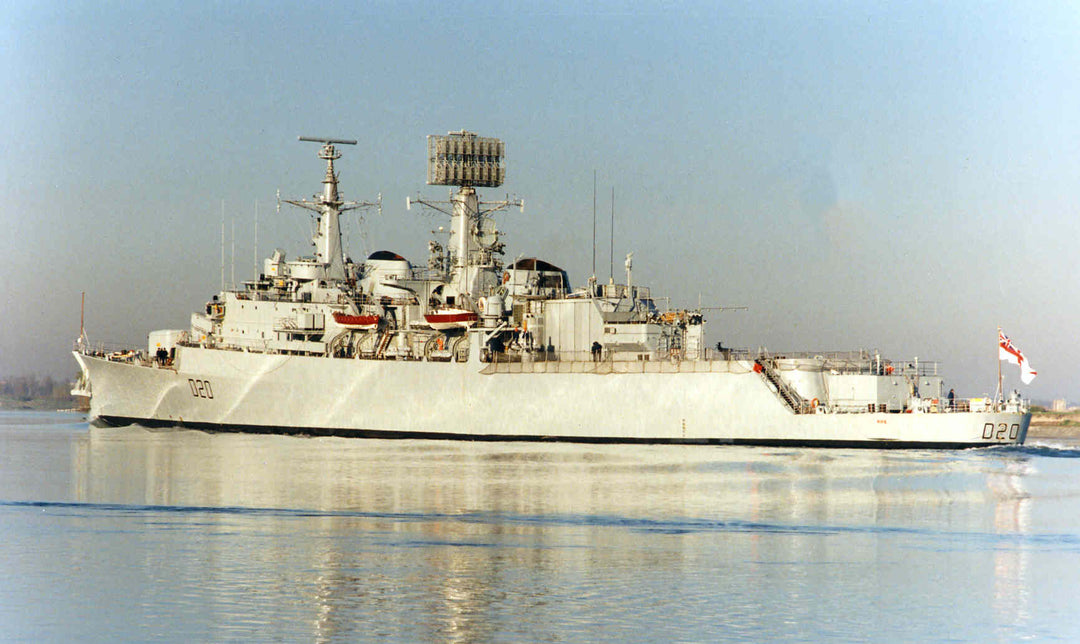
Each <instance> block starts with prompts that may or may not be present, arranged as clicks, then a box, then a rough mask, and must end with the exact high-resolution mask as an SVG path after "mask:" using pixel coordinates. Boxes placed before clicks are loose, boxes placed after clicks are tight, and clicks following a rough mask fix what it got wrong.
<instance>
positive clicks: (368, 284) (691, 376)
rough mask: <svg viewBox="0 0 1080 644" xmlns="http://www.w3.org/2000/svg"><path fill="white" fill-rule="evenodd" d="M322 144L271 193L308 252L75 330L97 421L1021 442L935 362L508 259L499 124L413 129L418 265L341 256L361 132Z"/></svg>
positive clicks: (229, 427)
mask: <svg viewBox="0 0 1080 644" xmlns="http://www.w3.org/2000/svg"><path fill="white" fill-rule="evenodd" d="M302 140H305V141H313V142H317V143H320V144H321V147H320V149H319V153H318V156H319V158H320V159H322V160H325V161H326V172H325V176H324V178H323V182H322V191H321V192H320V193H318V194H316V195H315V196H314V197H313V198H312V199H310V200H286V202H287V203H289V204H292V205H294V206H297V207H301V208H305V209H308V210H311V211H313V212H314V213H315V214H316V215H317V227H316V232H315V235H314V237H313V239H312V241H313V243H314V247H315V253H314V255H313V256H310V257H301V258H297V259H292V260H289V259H287V258H286V256H285V253H284V252H283V251H281V250H277V251H275V252H274V254H273V255H272V256H271V257H269V258H267V259H266V260H265V261H264V263H263V267H262V271H261V273H260V274H259V275H258V276H257V277H256V278H255V279H252V280H251V281H248V282H245V283H244V284H243V286H242V288H239V289H234V290H222V291H221V292H220V293H219V294H217V295H215V296H214V297H213V298H211V301H210V302H208V303H207V305H206V307H205V310H203V311H198V312H195V313H193V314H192V316H191V324H190V328H189V329H185V330H162V331H154V332H151V333H150V334H149V346H148V347H147V351H146V352H142V351H141V350H139V351H137V350H130V349H129V350H124V351H112V352H106V351H101V350H94V349H91V348H90V347H89V346H88V345H87V344H86V343H85V342H83V341H82V340H80V344H79V347H78V348H77V350H76V352H75V357H76V359H77V360H78V361H79V363H80V365H81V366H82V368H83V372H84V373H83V375H84V377H83V380H84V381H85V382H86V383H88V387H87V388H88V389H89V390H90V391H91V392H92V398H91V416H92V417H94V418H95V419H96V420H97V421H99V422H105V423H128V422H138V423H142V424H148V425H180V426H190V427H197V428H204V429H215V430H225V431H254V432H288V433H305V434H335V435H344V436H422V437H444V438H468V439H492V440H494V439H498V440H503V439H523V440H546V439H555V440H570V441H618V442H712V443H747V444H764V445H769V444H801V445H836V446H841V445H848V446H872V447H880V446H891V447H900V446H903V447H915V446H923V447H959V446H971V445H987V444H1000V443H1020V442H1023V440H1024V437H1025V435H1026V431H1027V426H1028V423H1029V421H1030V415H1028V414H1027V413H1026V409H1025V408H1024V403H1023V401H1021V400H1019V399H1014V400H1011V401H1008V402H1002V401H990V400H982V399H973V400H968V399H965V400H957V401H954V402H947V401H946V399H945V398H944V397H943V388H944V385H943V382H944V380H943V377H942V376H941V375H939V374H938V372H937V366H936V364H933V363H926V362H923V363H919V362H917V361H911V362H895V361H890V360H887V359H883V358H882V357H881V356H879V355H877V354H876V353H873V352H866V351H861V352H852V353H845V354H835V353H834V354H821V353H806V354H784V355H770V354H767V353H765V352H758V353H753V354H752V353H750V352H746V351H732V350H725V349H722V348H720V347H717V348H716V349H712V348H709V347H707V346H706V343H705V333H704V329H705V318H704V315H703V313H702V311H701V310H692V309H687V310H666V309H665V310H661V309H660V307H658V306H657V304H656V301H655V300H654V298H653V297H652V295H651V292H650V290H649V289H648V288H647V287H644V286H639V285H636V284H634V282H633V276H632V263H631V256H627V259H626V264H625V266H626V280H625V283H616V282H615V280H613V279H612V280H610V281H609V282H608V283H600V282H598V281H597V280H596V279H595V277H593V278H590V279H589V280H587V282H586V283H585V284H584V285H582V286H579V287H576V288H575V287H573V286H572V285H571V282H570V279H569V276H568V275H567V273H566V271H564V270H562V269H561V268H559V267H558V266H557V265H555V264H553V263H551V262H549V261H546V260H544V259H540V258H533V257H528V258H527V257H522V256H519V257H518V258H517V259H515V260H514V261H512V262H508V263H507V262H505V261H504V254H505V246H504V243H503V242H502V241H501V233H500V231H499V229H498V226H497V225H496V219H495V215H496V214H498V213H500V212H502V211H505V210H507V209H509V208H511V207H518V208H521V209H524V204H523V202H521V201H517V200H510V199H506V200H503V201H496V202H487V201H481V200H480V197H479V195H478V192H477V190H478V188H493V187H498V186H500V185H502V183H503V181H504V178H505V166H504V153H505V147H504V144H503V142H502V141H500V140H498V139H493V138H485V137H479V136H477V135H475V134H473V133H470V132H466V131H460V132H451V133H449V134H447V135H445V136H430V137H428V178H427V182H428V184H429V185H444V186H452V187H453V188H454V189H455V190H454V191H453V192H452V193H451V195H450V199H449V201H447V202H436V201H431V200H427V199H416V200H410V201H409V205H410V206H411V205H412V203H418V204H421V205H422V206H424V207H427V208H433V209H436V210H438V211H440V212H442V213H444V214H445V215H447V216H449V218H450V226H449V236H448V238H447V239H446V240H445V241H431V242H429V244H428V250H429V256H428V258H427V260H426V262H424V263H423V264H421V265H419V266H417V265H414V264H412V263H411V262H409V261H408V260H407V259H406V258H404V257H403V256H402V255H400V254H398V253H396V252H393V251H388V250H382V251H377V252H375V253H372V254H371V255H370V256H368V257H367V258H366V259H365V260H364V261H363V262H361V263H354V262H352V261H351V260H350V259H349V258H348V257H347V255H346V254H345V252H344V248H343V244H342V235H341V227H340V216H341V214H342V213H343V212H345V211H347V210H350V209H354V208H366V207H373V206H375V205H377V204H376V202H349V201H344V200H343V199H342V197H341V195H340V192H339V187H338V175H337V173H336V171H335V167H334V162H335V161H336V160H338V159H339V158H341V152H340V150H339V148H338V146H343V145H355V143H356V142H355V141H351V140H340V139H316V138H305V137H302Z"/></svg>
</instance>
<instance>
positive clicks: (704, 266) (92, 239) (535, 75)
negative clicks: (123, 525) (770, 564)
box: [0, 1, 1080, 401]
mask: <svg viewBox="0 0 1080 644" xmlns="http://www.w3.org/2000/svg"><path fill="white" fill-rule="evenodd" d="M0 16H2V17H3V20H2V21H0V34H2V35H3V38H2V42H3V44H2V45H0V62H2V63H3V64H2V65H0V78H2V79H3V80H4V84H5V86H6V87H7V88H8V92H7V100H6V101H4V102H3V103H0V117H2V118H0V132H2V135H3V140H4V141H5V142H6V153H5V154H4V155H3V157H2V173H0V186H2V188H3V195H4V196H5V200H4V204H3V206H2V213H3V215H2V220H3V224H4V229H5V230H6V231H7V234H6V235H5V236H4V237H3V240H2V241H0V257H2V258H3V259H2V260H0V261H2V264H0V267H2V268H3V270H4V274H5V279H4V280H3V285H2V286H0V289H2V293H3V301H4V302H5V311H6V312H7V316H6V318H7V319H6V320H5V322H6V324H5V325H3V327H2V330H0V376H5V375H24V374H40V375H51V376H54V377H70V376H71V375H72V374H74V373H75V371H76V369H77V367H76V365H75V363H74V361H73V360H72V358H71V356H70V354H69V350H70V347H71V343H72V341H73V340H74V339H75V338H76V336H77V335H78V331H79V297H80V293H81V292H83V291H85V292H86V302H87V303H86V328H87V333H88V334H89V336H90V338H91V339H92V340H95V341H111V342H124V343H129V344H134V345H136V346H143V345H144V344H145V341H146V334H147V333H148V332H149V331H151V330H153V329H159V328H187V326H188V324H189V316H190V313H191V312H192V311H196V310H200V309H202V307H203V305H204V303H205V302H206V301H207V300H208V299H209V298H210V297H211V295H213V294H214V293H216V292H217V289H218V288H219V286H220V281H221V270H222V262H221V253H222V244H221V228H222V203H224V204H225V228H226V230H225V233H226V265H225V278H226V281H231V275H232V273H233V268H232V267H233V265H234V264H235V279H236V281H237V282H239V281H242V280H244V279H248V278H250V277H251V275H252V273H253V272H254V270H255V263H256V259H255V256H256V254H257V256H258V261H260V262H261V260H262V258H263V257H266V256H268V255H269V254H270V253H272V252H273V250H274V248H277V247H281V248H284V249H285V250H286V251H287V254H288V256H289V257H296V256H298V255H305V254H310V248H311V246H310V226H309V217H308V215H307V214H306V213H305V212H303V211H300V210H297V209H294V208H289V207H287V206H283V207H282V210H281V212H280V214H278V213H277V212H276V211H275V206H276V204H275V194H276V192H277V191H278V190H279V189H280V192H281V196H282V198H296V197H305V196H310V195H311V194H313V193H314V192H316V191H318V190H319V189H320V184H319V182H320V181H321V178H322V172H323V165H322V162H321V161H319V160H318V159H317V158H315V152H316V150H317V146H315V145H314V144H310V143H299V142H297V141H296V137H297V136H298V135H314V136H330V137H340V138H355V139H358V141H359V144H358V145H356V146H347V147H345V148H343V150H342V152H343V158H342V159H341V160H340V161H339V162H338V170H339V171H340V180H341V185H342V190H343V192H344V193H345V196H346V197H347V198H350V199H360V200H374V199H375V198H376V197H377V196H378V195H379V194H381V195H382V198H383V211H382V215H381V216H380V215H378V214H376V213H367V214H365V215H364V217H363V225H362V227H361V225H360V223H359V222H358V221H357V219H356V218H355V217H349V218H348V221H347V222H346V226H347V228H346V230H347V235H348V237H347V244H348V248H349V249H350V253H351V255H352V257H353V258H354V259H357V260H359V259H360V258H362V257H364V256H366V255H367V254H368V253H370V252H372V251H374V250H378V249H388V250H393V251H395V252H399V253H401V254H403V255H405V256H406V257H408V258H409V259H410V260H412V261H413V262H414V263H418V262H423V261H424V260H425V259H426V256H427V252H426V244H427V240H428V239H429V238H430V237H431V235H430V234H429V233H430V231H431V230H432V229H433V228H435V227H437V226H439V225H443V224H444V223H445V221H444V220H443V219H442V218H441V217H439V216H436V215H433V214H431V213H425V212H423V211H421V210H419V209H417V208H415V207H414V208H413V209H412V210H411V211H406V209H405V199H406V197H410V196H411V197H415V196H417V195H418V194H420V195H423V196H425V197H428V198H436V199H437V198H444V195H446V189H445V188H438V187H428V186H425V185H424V179H425V137H426V135H428V134H442V133H446V132H447V131H450V130H460V129H468V130H470V131H473V132H477V133H479V134H481V135H484V136H494V137H499V138H501V139H503V140H504V141H505V142H506V146H507V154H508V170H507V180H506V184H505V186H504V187H503V188H500V189H493V190H486V191H483V192H482V197H484V198H486V199H489V200H496V199H501V198H503V197H504V196H505V195H506V194H508V193H509V194H511V195H514V196H517V197H521V198H524V199H525V202H526V208H525V212H524V213H523V214H522V213H519V212H518V211H517V210H510V211H509V212H507V213H506V214H505V215H502V216H501V218H500V220H499V221H500V229H502V230H504V231H505V232H506V236H505V239H504V241H505V242H506V247H507V252H506V255H505V257H504V261H506V262H510V261H513V259H514V258H515V257H517V256H518V255H519V254H524V255H525V256H538V257H542V258H544V259H546V260H548V261H551V262H552V263H555V264H557V265H559V266H562V267H563V268H565V269H566V270H567V271H569V273H570V277H571V280H572V283H573V284H574V285H575V286H579V285H582V284H583V283H584V282H585V280H586V279H587V278H588V276H589V274H590V273H591V266H592V253H591V248H592V206H593V174H594V171H595V173H596V176H597V184H598V191H597V193H598V194H597V211H598V213H597V220H598V244H597V246H598V252H597V258H596V265H597V272H598V274H599V276H600V278H601V279H604V280H606V279H607V277H608V267H609V261H610V260H609V234H610V231H609V220H610V213H611V204H610V196H611V190H612V188H614V190H615V231H614V249H615V250H614V259H613V262H611V263H613V264H614V273H615V278H616V280H617V281H622V280H624V279H625V276H624V271H623V269H622V265H623V258H624V257H625V255H626V253H627V252H633V253H634V282H635V283H638V284H643V285H649V286H651V287H652V289H653V293H654V295H660V296H665V295H667V296H670V304H671V306H672V307H673V308H675V307H690V308H693V307H697V306H698V302H699V298H700V301H701V303H702V305H703V306H710V307H716V306H748V307H749V309H748V310H746V311H731V312H723V313H717V312H713V313H712V314H711V315H710V316H709V322H708V326H707V329H708V331H707V335H708V339H709V341H710V344H715V343H716V342H717V341H723V343H724V345H725V346H731V347H743V348H757V347H768V348H769V349H770V350H774V351H791V350H808V351H830V350H848V349H869V350H874V349H877V350H880V351H881V353H882V354H883V355H885V356H888V357H892V358H894V359H897V360H910V359H913V358H915V357H918V358H919V360H920V361H937V362H939V363H941V366H942V370H943V371H944V373H945V376H946V386H947V387H955V388H956V389H957V392H958V394H960V395H964V396H977V395H981V394H983V393H992V392H993V388H994V386H995V385H996V380H997V348H996V334H997V328H998V326H1001V327H1002V328H1003V329H1004V330H1005V332H1006V333H1008V334H1009V335H1010V336H1011V338H1012V340H1013V342H1014V343H1015V344H1016V345H1017V346H1019V347H1020V348H1021V349H1022V350H1023V351H1024V353H1025V354H1026V356H1027V357H1028V359H1029V360H1030V361H1031V363H1032V364H1033V365H1034V367H1035V368H1036V369H1037V370H1038V371H1039V376H1038V377H1037V378H1036V379H1035V381H1034V382H1033V383H1032V384H1031V385H1030V386H1027V387H1024V386H1021V385H1020V381H1019V377H1018V373H1017V369H1016V367H1013V366H1010V365H1003V366H1002V369H1003V370H1004V373H1005V383H1006V387H1007V388H1010V389H1011V388H1019V389H1021V390H1022V391H1023V392H1024V394H1025V395H1026V396H1029V397H1032V398H1037V399H1042V400H1049V399H1052V398H1066V399H1069V400H1073V401H1076V400H1078V399H1080V387H1078V385H1080V379H1078V378H1077V375H1076V373H1075V372H1076V367H1075V365H1076V364H1080V347H1078V345H1077V343H1076V342H1075V341H1074V340H1073V334H1072V333H1071V331H1072V327H1073V323H1074V321H1075V320H1077V319H1078V313H1080V303H1078V302H1077V298H1076V297H1075V293H1076V283H1077V276H1078V275H1080V271H1078V268H1080V253H1077V251H1076V250H1075V246H1076V242H1077V239H1080V234H1078V233H1080V220H1078V217H1077V209H1078V206H1077V204H1078V203H1080V199H1078V197H1080V182H1078V181H1077V177H1078V174H1080V173H1078V169H1080V154H1077V153H1078V152H1080V123H1078V122H1077V119H1076V118H1075V115H1076V114H1077V113H1080V109H1078V108H1080V100H1078V99H1080V94H1078V90H1077V89H1076V83H1075V81H1074V78H1075V75H1076V71H1075V70H1076V69H1080V40H1078V39H1077V38H1076V35H1077V34H1078V33H1080V12H1076V11H1075V10H1073V9H1071V8H1070V7H1069V6H1067V5H1055V4H1048V5H1045V6H1038V7H1036V8H1033V9H1028V10H1023V9H1020V8H1017V7H1014V6H1011V5H1000V6H993V5H989V6H988V5H985V4H982V3H948V4H946V5H941V6H938V5H927V6H919V5H915V6H911V5H907V4H904V5H900V6H879V5H877V4H875V3H868V4H866V5H859V4H853V5H819V4H818V3H807V4H805V5H800V4H794V3H779V2H766V3H745V4H732V5H730V6H721V7H717V6H714V5H713V4H712V3H702V4H674V5H671V4H666V3H664V4H660V3H655V4H653V3H645V4H641V3H631V2H610V3H600V4H596V5H580V4H569V3H559V2H553V3H540V4H530V5H527V6H520V5H514V4H510V5H504V4H496V3H492V4H488V3H464V4H459V5H455V6H454V7H453V8H449V7H447V6H444V5H441V4H435V3H432V4H428V3H419V2H417V3H408V2H406V3H398V2H392V3H391V2H376V3H372V4H368V5H366V6H365V7H363V8H357V7H354V6H353V5H352V4H350V3H333V2H330V3H326V2H323V3H318V4H316V3H286V4H260V3H254V4H244V3H225V4H210V3H199V2H196V3H173V4H166V3H151V4H146V5H142V4H123V3H89V2H75V3H49V2H45V3H31V2H18V1H17V2H15V3H12V4H10V5H8V6H5V7H4V8H0ZM256 208H258V213H259V214H258V248H257V249H256V248H255V230H254V228H255V217H256V215H255V213H256ZM234 229H235V251H233V245H234V241H233V232H232V231H233V230H234ZM256 251H257V253H256ZM234 257H235V259H233V258H234Z"/></svg>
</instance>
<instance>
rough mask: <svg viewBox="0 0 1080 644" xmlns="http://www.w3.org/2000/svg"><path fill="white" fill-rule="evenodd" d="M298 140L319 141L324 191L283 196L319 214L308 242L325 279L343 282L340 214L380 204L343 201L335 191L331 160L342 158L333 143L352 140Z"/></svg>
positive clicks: (343, 143) (332, 161)
mask: <svg viewBox="0 0 1080 644" xmlns="http://www.w3.org/2000/svg"><path fill="white" fill-rule="evenodd" d="M298 139H299V140H300V141H307V142H310V143H322V144H323V146H322V148H320V149H319V154H318V156H319V158H320V159H325V160H326V176H325V177H323V181H322V183H323V190H322V193H321V194H317V195H315V196H314V201H308V200H306V199H300V200H292V199H285V200H284V201H285V203H288V204H292V205H294V206H298V207H300V208H304V209H305V210H310V211H312V212H314V213H316V214H317V215H318V216H319V219H318V229H317V230H316V232H315V235H314V237H312V238H311V241H312V242H313V243H314V244H315V260H316V261H317V262H319V263H320V264H322V265H323V267H324V275H325V278H326V280H327V281H343V280H345V278H346V274H345V253H344V249H343V245H342V243H341V213H343V212H346V211H349V210H354V209H356V208H369V207H374V206H379V205H380V202H379V201H375V202H362V201H342V200H341V195H340V193H339V192H338V176H337V174H336V173H335V172H334V161H335V160H337V159H340V158H341V153H340V152H338V150H337V148H335V147H334V146H335V145H356V141H355V140H346V139H327V138H318V137H310V136H301V137H298Z"/></svg>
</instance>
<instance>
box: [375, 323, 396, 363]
mask: <svg viewBox="0 0 1080 644" xmlns="http://www.w3.org/2000/svg"><path fill="white" fill-rule="evenodd" d="M392 337H394V334H393V332H392V331H390V329H387V330H385V331H383V334H382V337H381V338H379V348H378V349H376V350H375V357H376V358H382V357H383V353H385V352H386V347H387V346H389V345H390V338H392Z"/></svg>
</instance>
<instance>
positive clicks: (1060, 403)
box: [1050, 398, 1068, 411]
mask: <svg viewBox="0 0 1080 644" xmlns="http://www.w3.org/2000/svg"><path fill="white" fill-rule="evenodd" d="M1067 410H1068V406H1067V405H1066V404H1065V399H1064V398H1058V399H1057V400H1055V401H1054V402H1052V403H1050V411H1067Z"/></svg>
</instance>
